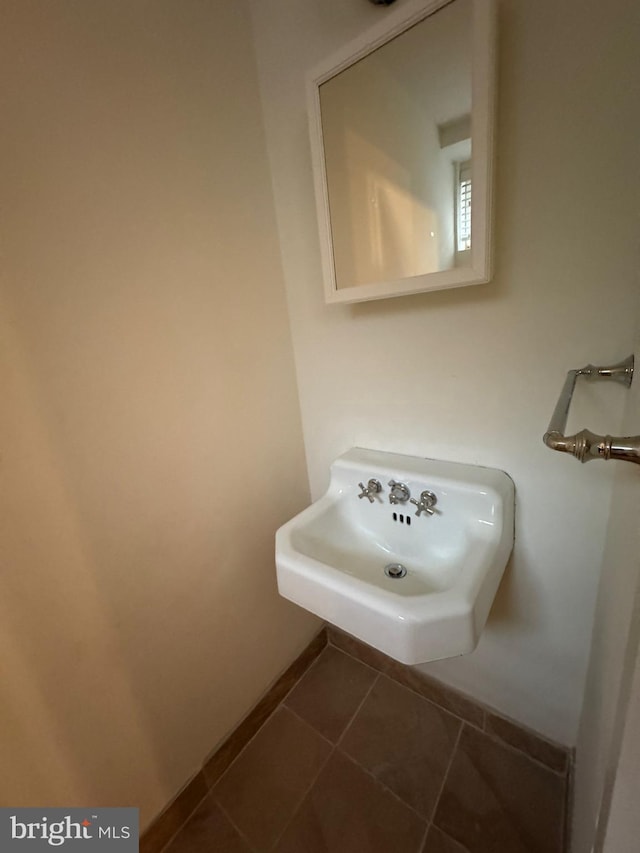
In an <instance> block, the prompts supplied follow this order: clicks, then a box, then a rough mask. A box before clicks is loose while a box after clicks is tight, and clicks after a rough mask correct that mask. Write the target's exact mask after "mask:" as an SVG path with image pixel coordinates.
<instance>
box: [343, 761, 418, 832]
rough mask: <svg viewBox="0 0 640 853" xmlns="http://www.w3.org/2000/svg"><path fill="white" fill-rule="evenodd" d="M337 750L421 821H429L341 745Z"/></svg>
mask: <svg viewBox="0 0 640 853" xmlns="http://www.w3.org/2000/svg"><path fill="white" fill-rule="evenodd" d="M336 750H337V751H338V752H339V753H340V755H342V756H343V758H346V759H347V760H348V761H350V762H351V763H352V764H355V766H356V767H357V768H358V770H361V771H362V772H363V773H364V774H365V776H368V777H369V778H370V779H371V780H372V781H373V782H375V784H376V785H377V786H378V787H380V788H382V789H383V790H384V791H385V793H387V794H389V795H390V796H392V797H393V798H394V800H397V801H398V802H399V803H400V804H401V805H403V806H404V807H405V808H407V809H409V811H410V812H413V814H414V815H415V816H416V817H418V818H420V822H421V823H426V822H427V821H428V819H427V818H426V817H425V816H424V815H423V814H421V813H420V812H419V811H418V810H417V809H416V807H415V806H412V805H411V804H410V803H408V802H407V801H406V800H403V799H402V797H401V796H400V794H397V793H396V792H395V791H394V790H393V789H392V788H389V786H388V785H385V783H384V782H383V781H382V780H381V779H378V777H377V776H374V774H373V773H372V772H371V770H369V769H368V768H367V767H363V765H362V764H360V763H359V762H358V761H356V760H355V758H354V757H353V756H352V755H349V753H348V752H345V750H344V749H340V747H338V746H336Z"/></svg>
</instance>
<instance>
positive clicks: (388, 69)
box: [320, 0, 471, 288]
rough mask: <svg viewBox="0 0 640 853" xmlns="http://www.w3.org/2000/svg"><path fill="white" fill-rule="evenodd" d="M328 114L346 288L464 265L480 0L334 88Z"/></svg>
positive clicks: (351, 71) (444, 12) (331, 189)
mask: <svg viewBox="0 0 640 853" xmlns="http://www.w3.org/2000/svg"><path fill="white" fill-rule="evenodd" d="M320 112H321V116H322V133H323V143H324V157H325V164H326V171H327V183H328V194H329V214H330V217H331V226H332V230H333V252H334V261H335V270H336V281H337V287H338V288H341V287H353V286H361V285H364V284H369V283H371V282H377V281H388V280H393V279H399V278H406V277H407V276H416V275H424V274H425V273H431V272H437V271H438V270H445V269H450V268H451V267H453V266H454V265H455V264H456V263H458V264H460V263H464V255H465V254H468V251H467V250H468V249H469V248H470V207H469V204H470V159H471V3H470V0H456V2H454V3H450V4H449V5H448V6H445V7H444V8H442V9H440V10H439V11H437V12H436V13H435V14H433V15H431V16H430V17H428V18H426V19H425V20H423V21H420V22H419V23H418V24H415V25H414V26H413V27H411V29H409V30H407V31H406V32H404V33H402V34H401V35H399V36H397V37H396V38H394V39H393V40H392V41H389V42H387V43H386V44H385V45H383V46H382V47H379V48H378V49H377V50H375V51H374V52H373V53H370V54H369V55H368V56H367V57H366V58H364V59H361V60H360V61H359V62H356V63H355V64H354V65H352V66H351V67H350V68H347V69H346V70H344V71H342V72H341V73H340V74H337V75H336V76H335V77H333V78H332V79H330V80H328V81H327V82H326V83H323V84H322V85H321V86H320ZM463 197H464V201H463ZM461 247H464V248H462V249H461Z"/></svg>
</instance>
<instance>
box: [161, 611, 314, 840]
mask: <svg viewBox="0 0 640 853" xmlns="http://www.w3.org/2000/svg"><path fill="white" fill-rule="evenodd" d="M324 630H325V632H326V628H325V629H324ZM320 633H322V632H318V634H317V635H316V636H320ZM325 636H326V642H325V644H324V646H323V647H322V648H321V649H320V651H319V652H318V654H317V655H316V656H315V658H314V659H313V660H312V661H311V663H310V664H309V666H308V667H307V668H306V669H305V670H304V672H302V673H301V674H300V675H299V676H298V678H297V679H296V680H295V681H294V683H293V684H292V685H291V687H290V688H289V690H287V692H286V693H285V695H284V696H283V697H282V699H281V700H280V701H279V702H278V704H277V705H276V707H275V708H274V709H273V710H272V711H271V712H270V713H269V714H267V716H266V717H265V719H264V720H263V721H262V722H261V723H260V725H259V726H258V728H257V729H256V731H255V732H254V733H253V734H252V735H251V737H250V738H249V740H248V741H247V742H246V743H245V744H244V746H243V747H242V749H241V750H240V752H239V753H238V754H237V755H236V756H235V758H234V759H233V760H232V761H231V762H230V763H229V764H228V765H227V767H225V769H224V770H223V772H222V773H221V774H220V775H219V776H218V778H217V779H216V780H215V782H214V783H213V784H209V780H208V779H207V774H206V772H205V767H206V766H207V764H208V762H209V761H210V760H211V759H212V758H214V757H215V755H216V752H217V750H216V751H214V752H213V754H212V755H211V756H210V757H209V759H207V760H206V761H205V763H204V764H203V765H202V767H201V768H200V769H201V772H202V773H203V774H204V781H205V785H206V786H207V793H208V792H209V791H213V789H214V788H215V787H216V785H217V784H218V782H220V780H221V779H222V778H223V777H224V776H226V774H227V773H228V772H229V770H230V769H231V768H232V767H233V765H234V764H235V763H236V761H237V760H238V759H239V758H240V756H241V755H242V753H243V752H244V751H245V750H246V748H247V747H248V746H249V744H250V743H251V742H252V741H253V740H254V739H255V738H256V737H257V736H258V734H259V733H260V732H261V731H262V729H263V728H264V727H265V725H266V724H267V723H268V722H269V720H270V719H271V718H272V717H273V715H274V714H275V713H276V711H277V710H279V708H281V707H282V706H283V705H284V703H285V700H286V699H287V698H288V696H289V694H290V693H291V691H292V690H293V689H294V688H295V687H297V686H298V684H299V683H300V682H301V681H302V679H303V678H304V676H305V675H306V674H307V673H308V672H309V670H310V669H311V667H313V666H314V664H315V663H316V661H317V660H318V658H319V657H320V655H321V654H322V653H323V651H324V650H325V649H326V648H327V646H328V645H329V635H328V634H325ZM265 695H266V694H265ZM256 707H257V706H256ZM253 710H255V708H254V709H253ZM287 710H288V711H289V710H291V709H290V708H289V707H287ZM251 713H252V712H251V711H250V712H249V713H248V714H247V715H246V716H245V717H244V718H243V719H242V720H241V721H240V723H238V726H236V729H237V728H239V727H240V726H241V725H242V724H243V723H244V722H245V720H247V719H248V718H249V716H250V715H251ZM307 725H308V724H307ZM236 729H234V730H233V731H232V732H231V733H230V735H229V738H231V737H233V734H234V732H235V731H236ZM227 740H228V738H227ZM225 743H226V741H224V742H223V743H222V744H221V745H220V747H219V748H220V749H222V748H223V747H224V745H225ZM203 799H204V797H203ZM160 853H162V851H160Z"/></svg>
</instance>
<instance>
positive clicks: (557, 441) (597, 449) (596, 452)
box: [543, 355, 640, 464]
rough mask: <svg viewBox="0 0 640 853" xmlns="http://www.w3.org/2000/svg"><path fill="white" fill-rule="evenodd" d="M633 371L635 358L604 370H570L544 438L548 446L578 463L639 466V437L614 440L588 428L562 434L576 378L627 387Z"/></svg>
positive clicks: (589, 368)
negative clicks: (619, 462) (598, 461)
mask: <svg viewBox="0 0 640 853" xmlns="http://www.w3.org/2000/svg"><path fill="white" fill-rule="evenodd" d="M633 368H634V357H633V355H630V356H629V357H628V358H625V359H624V361H620V362H618V364H613V365H610V366H607V367H595V366H594V365H593V364H588V365H587V366H586V367H581V368H580V369H579V370H570V371H569V372H568V373H567V378H566V380H565V383H564V385H563V386H562V391H561V392H560V397H559V399H558V402H557V403H556V407H555V409H554V410H553V414H552V415H551V420H550V421H549V427H548V429H547V431H546V433H545V435H544V439H543V441H544V443H545V444H546V445H547V447H550V448H551V450H558V451H560V452H561V453H570V454H571V455H572V456H575V457H576V459H579V460H580V462H589V460H591V459H621V460H623V461H624V462H635V463H636V464H640V435H633V436H622V437H613V436H610V435H597V434H596V433H594V432H591V430H588V429H583V430H581V431H580V432H578V433H576V434H575V435H564V429H565V427H566V424H567V418H568V416H569V408H570V406H571V398H572V397H573V392H574V389H575V386H576V381H577V379H578V376H585V377H586V378H587V379H590V380H592V379H613V380H614V381H615V382H620V383H621V384H622V385H625V386H626V387H627V388H628V387H629V386H630V385H631V382H632V381H633Z"/></svg>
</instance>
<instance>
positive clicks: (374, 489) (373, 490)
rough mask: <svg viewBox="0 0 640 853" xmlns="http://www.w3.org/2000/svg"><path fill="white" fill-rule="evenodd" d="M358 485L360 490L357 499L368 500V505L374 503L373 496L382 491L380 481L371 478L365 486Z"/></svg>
mask: <svg viewBox="0 0 640 853" xmlns="http://www.w3.org/2000/svg"><path fill="white" fill-rule="evenodd" d="M358 485H359V486H360V488H361V489H362V491H361V492H360V494H359V495H358V497H359V498H368V500H369V503H370V504H372V503H373V502H374V500H375V496H376V495H377V494H378V492H381V491H382V485H381V483H380V480H374V479H373V478H371V479H370V480H369V482H368V483H367V485H366V486H365V484H364V483H358Z"/></svg>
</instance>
